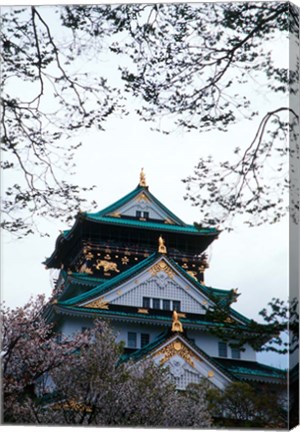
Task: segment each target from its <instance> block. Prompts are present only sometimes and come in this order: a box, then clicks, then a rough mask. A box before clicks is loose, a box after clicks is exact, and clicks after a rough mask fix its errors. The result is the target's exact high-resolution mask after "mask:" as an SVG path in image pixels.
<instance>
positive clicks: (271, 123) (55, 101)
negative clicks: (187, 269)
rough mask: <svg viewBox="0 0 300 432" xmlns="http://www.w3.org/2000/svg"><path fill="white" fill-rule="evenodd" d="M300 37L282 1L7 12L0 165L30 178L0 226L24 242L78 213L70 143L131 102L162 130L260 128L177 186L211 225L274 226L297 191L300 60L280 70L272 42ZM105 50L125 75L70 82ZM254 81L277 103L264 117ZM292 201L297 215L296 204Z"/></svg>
mask: <svg viewBox="0 0 300 432" xmlns="http://www.w3.org/2000/svg"><path fill="white" fill-rule="evenodd" d="M298 29H299V20H298V13H297V10H296V9H295V8H294V7H293V6H292V5H291V4H289V3H286V2H267V3H263V2H261V3H260V2H259V3H249V2H242V3H218V4H212V3H199V4H187V3H185V4H179V3H178V4H177V3H175V4H123V5H122V4H121V5H94V6H90V5H84V6H77V5H75V6H59V7H53V8H52V10H51V13H49V8H43V7H35V6H32V7H25V8H4V9H3V13H2V50H1V51H2V63H3V71H2V80H1V84H2V90H1V91H2V116H1V122H2V131H3V132H2V151H3V155H4V158H3V160H2V163H1V166H2V169H5V170H12V169H14V170H16V169H18V170H21V172H22V174H23V181H19V180H17V181H16V182H14V181H13V180H12V182H11V184H9V185H8V187H7V188H6V190H5V192H4V194H3V204H2V207H3V212H4V214H5V217H4V219H3V221H2V227H4V228H5V229H8V230H10V231H11V232H18V233H19V234H21V235H22V234H23V235H26V234H28V233H30V232H32V220H34V219H32V218H33V217H35V216H36V215H40V216H50V217H55V218H56V217H60V218H66V217H65V215H66V214H67V219H68V218H69V217H70V215H72V214H74V210H75V211H76V210H78V208H79V206H80V205H81V204H82V203H83V202H84V198H82V197H81V195H80V191H81V189H83V190H87V189H88V187H86V188H85V187H82V188H80V187H79V186H78V185H76V184H75V185H74V184H72V182H70V181H69V178H68V176H69V174H70V173H71V172H72V169H73V167H72V155H73V152H74V151H75V150H76V146H74V145H73V146H68V145H67V141H66V138H67V137H70V136H74V134H75V132H76V133H77V132H78V131H82V130H86V128H92V127H96V128H98V129H101V130H102V129H103V128H104V127H105V121H106V120H107V119H108V118H109V117H110V116H113V115H115V114H116V113H117V114H118V115H122V114H123V115H125V114H126V113H128V111H130V109H131V108H130V106H131V105H132V106H133V107H135V108H136V113H137V114H138V115H139V117H140V119H141V120H144V121H146V122H148V123H149V125H150V126H152V127H153V128H155V129H157V130H159V131H160V132H162V133H171V132H172V131H174V130H176V129H178V128H180V129H182V130H184V131H185V132H189V131H198V132H208V131H212V130H219V131H221V132H223V133H229V132H230V126H232V125H233V124H235V123H237V122H238V121H240V120H242V119H244V120H245V119H246V120H248V121H249V122H252V124H253V136H252V137H249V138H248V137H246V138H245V137H243V139H241V142H239V143H237V146H236V150H235V152H234V154H233V155H228V160H225V161H221V162H218V161H215V160H214V159H213V158H212V157H209V158H202V159H200V161H199V162H198V164H197V165H196V166H195V170H194V173H193V174H191V175H190V176H189V177H188V178H186V179H183V181H184V182H185V183H186V184H187V195H186V198H187V199H189V200H190V201H191V203H192V204H193V205H196V206H199V208H200V210H201V217H202V221H201V222H204V223H209V224H219V223H223V222H225V221H226V220H228V218H229V217H231V216H233V215H235V214H239V215H242V216H243V217H244V221H245V222H246V223H248V224H249V225H250V226H253V225H255V224H256V225H257V224H261V223H265V222H277V221H279V220H280V219H281V218H282V217H283V216H284V215H285V214H286V211H287V207H288V202H287V196H288V191H289V189H290V187H291V184H290V181H289V177H288V167H289V165H288V156H291V149H290V147H289V145H288V135H289V134H290V136H291V137H294V138H295V137H296V136H297V134H298V121H299V113H298V112H297V111H296V109H295V108H294V107H293V106H292V105H290V104H289V103H288V92H289V91H291V93H292V94H294V95H295V96H297V94H298V84H297V83H298V66H299V62H298V59H296V61H295V62H294V63H295V64H294V65H292V64H291V65H288V64H286V63H285V62H282V61H281V62H280V61H278V57H277V58H276V56H274V54H273V46H274V43H284V47H285V48H286V49H287V47H288V36H289V32H290V34H291V43H294V44H297V43H298V41H297V35H298ZM284 41H285V42H284ZM103 53H106V55H108V56H109V57H110V58H111V59H112V65H113V66H112V67H115V69H116V73H117V72H118V71H119V75H120V79H117V78H114V79H112V80H109V79H108V78H107V77H105V76H101V70H100V71H97V70H96V71H95V70H92V69H91V68H90V69H89V68H88V67H87V69H86V70H85V71H84V72H82V73H80V74H79V73H77V72H76V70H77V66H78V62H81V64H84V63H85V62H86V63H87V64H89V65H90V64H92V63H91V59H92V58H93V57H95V56H99V55H101V54H103ZM289 67H290V70H289ZM114 76H115V75H114ZM253 83H256V85H257V86H258V87H259V86H261V91H262V92H268V94H276V95H277V96H280V95H281V96H282V99H281V102H282V103H280V105H279V106H275V107H274V106H270V107H269V108H267V112H258V111H257V110H256V109H255V108H253V95H252V88H253V85H254V84H253ZM257 83H258V84H257ZM61 143H64V144H63V145H62V144H61ZM293 156H294V157H297V155H296V154H293ZM89 187H90V186H89ZM293 205H294V208H295V212H294V213H295V214H296V212H297V211H298V209H299V203H298V199H297V196H296V197H295V199H294V201H293Z"/></svg>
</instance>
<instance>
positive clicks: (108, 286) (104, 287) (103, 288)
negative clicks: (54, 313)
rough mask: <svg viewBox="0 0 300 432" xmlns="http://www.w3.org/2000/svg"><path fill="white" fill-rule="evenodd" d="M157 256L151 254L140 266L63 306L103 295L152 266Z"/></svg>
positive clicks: (68, 301)
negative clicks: (104, 292)
mask: <svg viewBox="0 0 300 432" xmlns="http://www.w3.org/2000/svg"><path fill="white" fill-rule="evenodd" d="M157 255H158V254H157V253H156V252H155V253H153V254H151V255H150V256H149V257H148V258H146V259H145V260H143V261H141V262H139V263H138V264H136V265H135V266H133V267H130V268H129V269H128V270H126V271H124V272H122V273H120V274H118V275H117V276H115V277H113V278H112V279H109V280H107V281H105V282H104V283H102V284H101V285H99V286H96V287H95V288H94V289H92V290H90V291H89V292H88V293H84V294H81V295H79V296H78V297H74V298H73V299H70V300H66V301H64V302H61V304H65V305H72V304H76V303H80V302H83V301H85V300H88V299H89V298H92V297H95V296H97V295H98V294H101V293H102V292H103V291H107V290H109V289H112V288H114V287H115V286H116V285H118V284H119V283H121V282H123V281H125V280H127V279H128V278H129V277H131V276H133V275H134V274H136V273H137V272H139V271H141V270H143V269H144V268H145V267H147V266H148V265H150V264H151V263H152V262H153V261H154V260H155V259H156V258H157Z"/></svg>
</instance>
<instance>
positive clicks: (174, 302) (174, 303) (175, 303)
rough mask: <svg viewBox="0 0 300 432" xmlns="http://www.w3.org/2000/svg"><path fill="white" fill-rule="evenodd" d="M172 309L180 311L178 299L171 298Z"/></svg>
mask: <svg viewBox="0 0 300 432" xmlns="http://www.w3.org/2000/svg"><path fill="white" fill-rule="evenodd" d="M173 310H176V311H177V312H179V311H180V301H179V300H173Z"/></svg>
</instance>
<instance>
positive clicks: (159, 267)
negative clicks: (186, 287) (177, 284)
mask: <svg viewBox="0 0 300 432" xmlns="http://www.w3.org/2000/svg"><path fill="white" fill-rule="evenodd" d="M148 271H149V272H150V273H151V274H152V275H153V276H156V275H157V273H159V272H161V271H162V272H164V273H166V274H167V275H168V276H169V278H171V279H173V278H174V275H175V273H174V271H173V270H172V269H171V268H170V267H169V266H168V264H167V263H165V262H164V261H159V262H158V263H156V264H154V266H152V267H151V268H150V269H149V270H148Z"/></svg>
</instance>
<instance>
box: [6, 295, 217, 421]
mask: <svg viewBox="0 0 300 432" xmlns="http://www.w3.org/2000/svg"><path fill="white" fill-rule="evenodd" d="M45 307H46V303H45V299H44V298H43V297H42V296H39V297H38V298H37V299H36V300H33V299H31V300H30V301H29V302H28V303H27V304H26V305H25V306H24V307H23V308H22V307H19V308H17V309H14V310H11V309H9V308H5V307H4V308H3V310H2V329H3V331H2V338H3V340H2V376H3V405H4V410H3V420H4V423H18V424H55V425H99V426H149V427H150V426H152V427H154V426H160V427H176V426H177V427H180V426H181V427H183V426H194V427H196V426H197V427H209V426H210V425H211V417H210V414H209V411H208V408H207V402H206V399H205V395H206V389H205V386H203V389H202V391H201V392H199V391H198V392H197V396H196V397H195V392H192V391H190V392H186V393H185V394H182V393H178V392H177V391H176V389H175V386H174V384H173V383H171V381H170V379H169V374H168V370H167V369H165V368H162V367H159V366H157V365H155V363H154V362H153V361H152V360H151V359H149V360H145V361H143V362H138V363H133V362H130V361H127V362H125V361H122V350H123V344H122V343H119V344H117V343H116V342H115V337H116V335H115V334H114V332H113V331H112V329H111V328H110V327H109V325H108V323H106V322H104V321H100V320H96V321H95V325H94V327H93V328H92V329H90V330H86V331H84V332H82V333H80V334H75V335H73V336H72V338H66V337H62V338H58V335H57V334H55V332H53V329H52V327H51V326H50V325H49V324H47V323H46V322H45V321H44V319H43V311H44V310H45Z"/></svg>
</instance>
